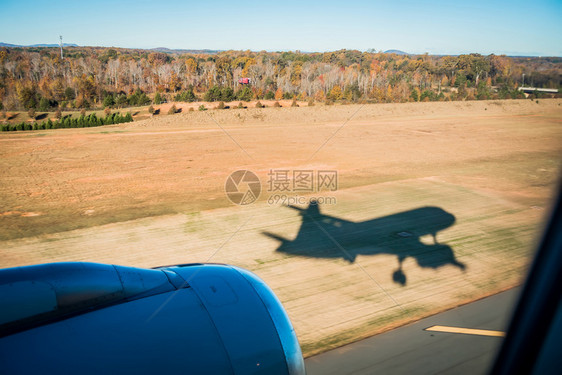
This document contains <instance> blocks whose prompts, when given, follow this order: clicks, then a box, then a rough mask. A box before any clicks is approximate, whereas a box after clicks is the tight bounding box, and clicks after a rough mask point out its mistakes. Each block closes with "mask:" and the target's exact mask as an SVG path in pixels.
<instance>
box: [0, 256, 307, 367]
mask: <svg viewBox="0 0 562 375" xmlns="http://www.w3.org/2000/svg"><path fill="white" fill-rule="evenodd" d="M0 296H1V298H0V363H1V364H2V365H1V366H2V372H4V373H7V374H27V373H90V374H100V373H135V374H138V373H151V374H152V373H173V374H176V373H189V374H295V375H297V374H304V373H305V370H304V361H303V357H302V353H301V350H300V346H299V343H298V340H297V337H296V335H295V332H294V330H293V327H292V325H291V322H290V320H289V318H288V316H287V314H286V312H285V310H284V309H283V307H282V305H281V303H280V302H279V300H278V299H277V297H276V296H275V295H274V293H273V292H272V291H271V289H270V288H269V287H268V286H267V285H266V284H265V283H264V282H263V281H262V280H261V279H259V278H258V277H257V276H256V275H254V274H253V273H251V272H249V271H246V270H243V269H241V268H238V267H234V266H228V265H218V264H190V265H181V266H170V267H161V268H157V269H141V268H131V267H121V266H114V265H106V264H96V263H52V264H43V265H36V266H27V267H16V268H9V269H3V270H0Z"/></svg>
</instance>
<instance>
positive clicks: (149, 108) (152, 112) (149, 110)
mask: <svg viewBox="0 0 562 375" xmlns="http://www.w3.org/2000/svg"><path fill="white" fill-rule="evenodd" d="M148 113H150V114H151V115H153V114H154V107H153V106H152V105H150V106H149V107H148Z"/></svg>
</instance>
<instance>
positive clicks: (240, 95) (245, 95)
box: [236, 86, 253, 102]
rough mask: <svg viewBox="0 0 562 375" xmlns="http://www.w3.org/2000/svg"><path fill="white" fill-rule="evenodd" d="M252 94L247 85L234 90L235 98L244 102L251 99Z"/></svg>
mask: <svg viewBox="0 0 562 375" xmlns="http://www.w3.org/2000/svg"><path fill="white" fill-rule="evenodd" d="M252 95H253V94H252V90H250V88H249V87H248V86H244V88H243V89H241V90H238V91H237V92H236V98H237V99H238V100H243V101H245V102H247V101H250V100H252Z"/></svg>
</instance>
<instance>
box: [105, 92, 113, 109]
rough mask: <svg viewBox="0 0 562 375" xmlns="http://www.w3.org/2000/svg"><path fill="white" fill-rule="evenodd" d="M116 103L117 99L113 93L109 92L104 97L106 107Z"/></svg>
mask: <svg viewBox="0 0 562 375" xmlns="http://www.w3.org/2000/svg"><path fill="white" fill-rule="evenodd" d="M114 104H115V99H114V98H113V94H107V95H106V96H105V97H104V98H103V106H104V107H111V106H113V105H114Z"/></svg>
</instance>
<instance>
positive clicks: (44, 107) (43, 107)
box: [39, 98, 51, 112]
mask: <svg viewBox="0 0 562 375" xmlns="http://www.w3.org/2000/svg"><path fill="white" fill-rule="evenodd" d="M50 106H51V105H50V103H49V99H47V98H41V100H39V110H40V111H41V112H47V111H48V110H49V107H50Z"/></svg>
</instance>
